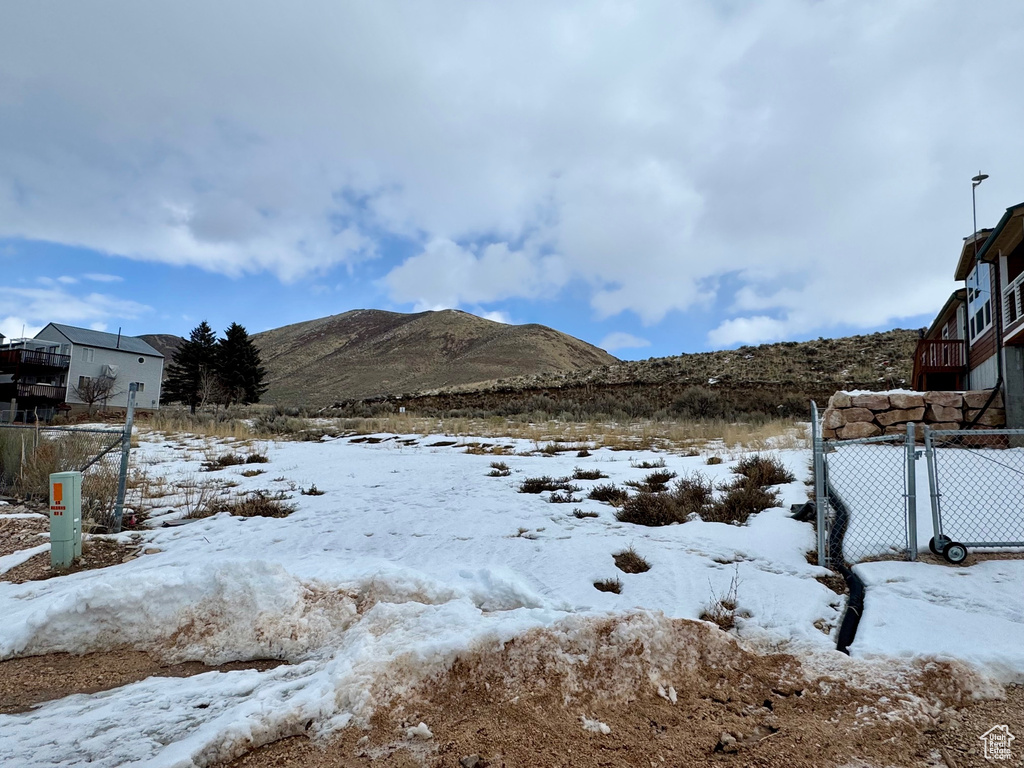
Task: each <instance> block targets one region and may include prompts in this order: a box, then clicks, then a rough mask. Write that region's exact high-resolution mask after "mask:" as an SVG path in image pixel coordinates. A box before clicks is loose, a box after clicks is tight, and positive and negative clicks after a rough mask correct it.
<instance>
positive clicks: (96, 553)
mask: <svg viewBox="0 0 1024 768" xmlns="http://www.w3.org/2000/svg"><path fill="white" fill-rule="evenodd" d="M37 543H43V542H41V541H40V542H37ZM140 547H141V540H139V541H130V542H129V541H122V540H118V539H107V538H100V537H97V536H90V537H89V538H87V539H85V540H84V541H83V542H82V556H81V557H80V558H79V559H78V560H76V561H75V562H73V563H72V564H71V566H70V567H69V568H57V569H54V568H51V567H50V552H49V550H47V551H46V552H38V553H36V554H34V555H32V557H30V558H29V559H28V560H26V561H25V562H24V563H22V564H21V565H16V566H14V567H13V568H11V570H9V571H7V572H6V573H2V574H0V581H10V582H13V583H14V584H22V583H24V582H26V581H43V580H44V579H52V578H53V577H55V576H65V575H67V574H69V573H78V572H79V571H91V570H93V569H94V568H107V567H109V566H111V565H119V564H120V563H123V562H125V558H132V557H135V556H136V555H137V554H139V552H140Z"/></svg>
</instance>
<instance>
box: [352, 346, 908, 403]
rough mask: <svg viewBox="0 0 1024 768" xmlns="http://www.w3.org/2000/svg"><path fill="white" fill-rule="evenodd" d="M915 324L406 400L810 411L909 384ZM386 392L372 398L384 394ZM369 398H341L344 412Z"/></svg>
mask: <svg viewBox="0 0 1024 768" xmlns="http://www.w3.org/2000/svg"><path fill="white" fill-rule="evenodd" d="M917 340H918V332H917V331H911V330H902V329H897V330H892V331H886V332H885V333H873V334H869V335H865V336H848V337H845V338H838V339H817V340H816V341H805V342H793V341H786V342H780V343H777V344H762V345H760V346H757V347H740V348H739V349H733V350H726V351H719V352H701V353H695V354H684V355H676V356H673V357H661V358H650V359H648V360H637V361H629V362H618V363H615V364H612V365H603V366H600V367H598V368H593V369H590V370H575V371H569V372H566V373H555V374H538V375H527V376H516V377H511V378H506V379H503V380H500V381H488V382H481V383H479V384H472V385H463V386H450V387H444V388H437V389H434V390H432V391H426V392H420V393H416V394H414V395H412V396H407V397H405V398H403V399H402V404H403V405H406V406H408V407H409V408H410V409H411V410H413V411H416V412H419V413H424V414H444V413H452V412H460V413H464V414H474V415H487V414H500V415H511V414H515V413H532V414H538V417H540V415H542V414H544V413H547V414H562V413H568V414H572V415H573V416H574V417H575V418H578V419H588V418H604V417H608V416H614V417H620V416H623V415H625V416H628V417H651V416H658V415H697V414H705V415H720V416H730V415H742V414H750V413H768V414H784V415H806V413H807V410H808V407H809V402H810V401H811V400H812V399H813V400H817V401H818V402H822V403H823V402H824V401H825V400H827V399H828V397H829V396H830V395H831V394H832V393H833V392H835V391H836V390H838V389H871V390H880V389H890V388H900V387H906V386H908V382H909V380H910V375H911V368H912V366H913V354H914V349H915V348H916V346H917ZM381 399H382V398H376V401H377V402H379V401H380V400H381ZM370 405H373V400H370V401H369V402H365V401H364V402H363V403H356V402H352V401H348V402H340V403H338V407H339V408H338V410H339V412H340V413H342V414H346V413H355V414H359V413H362V412H363V411H364V410H365V409H366V407H367V406H370Z"/></svg>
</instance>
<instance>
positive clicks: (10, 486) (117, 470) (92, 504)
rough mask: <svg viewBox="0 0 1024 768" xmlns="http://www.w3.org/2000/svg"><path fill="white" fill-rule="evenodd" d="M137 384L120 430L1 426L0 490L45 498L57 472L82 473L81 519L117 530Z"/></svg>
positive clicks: (130, 394)
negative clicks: (51, 480) (51, 477)
mask: <svg viewBox="0 0 1024 768" xmlns="http://www.w3.org/2000/svg"><path fill="white" fill-rule="evenodd" d="M136 391H137V389H136V384H135V383H134V382H133V383H132V384H131V385H130V387H129V392H128V408H127V411H126V414H125V424H124V427H123V428H119V429H102V428H94V427H43V426H40V425H39V424H38V422H37V423H36V424H35V425H34V426H27V425H18V424H0V493H2V494H13V495H15V496H19V497H22V498H26V499H30V500H32V499H36V500H38V499H47V498H48V497H49V493H50V475H51V474H52V473H54V472H81V473H82V520H83V522H84V523H86V524H87V525H88V524H90V523H91V525H92V526H93V527H95V528H100V529H103V530H104V531H110V532H113V533H117V532H118V531H120V530H121V517H122V513H123V510H124V499H125V494H126V492H127V483H128V462H129V457H130V454H131V439H132V426H133V423H134V417H135V393H136Z"/></svg>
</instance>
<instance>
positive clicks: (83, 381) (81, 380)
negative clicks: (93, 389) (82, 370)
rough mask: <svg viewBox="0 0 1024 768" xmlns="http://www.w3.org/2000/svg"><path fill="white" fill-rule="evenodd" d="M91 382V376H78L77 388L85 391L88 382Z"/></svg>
mask: <svg viewBox="0 0 1024 768" xmlns="http://www.w3.org/2000/svg"><path fill="white" fill-rule="evenodd" d="M90 381H92V376H79V377H78V388H79V389H85V388H86V387H88V386H89V382H90Z"/></svg>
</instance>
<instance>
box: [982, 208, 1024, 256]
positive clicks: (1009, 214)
mask: <svg viewBox="0 0 1024 768" xmlns="http://www.w3.org/2000/svg"><path fill="white" fill-rule="evenodd" d="M1012 219H1017V220H1018V223H1019V224H1020V226H1011V225H1010V221H1011V220H1012ZM1022 237H1024V203H1017V204H1016V205H1011V206H1010V207H1009V208H1007V209H1006V213H1004V214H1003V218H1001V219H1000V220H999V223H998V224H996V228H995V229H993V230H992V234H991V235H989V236H988V239H987V240H986V241H985V244H984V245H983V246H981V250H980V251H978V259H979V260H985V259H986V256H987V255H988V252H989V251H991V250H993V249H994V250H995V252H996V254H998V253H999V252H1000V251H1006V253H1007V254H1009V252H1010V251H1011V250H1012V249H1013V248H1014V247H1016V245H1017V244H1018V243H1019V242H1020V241H1021V238H1022ZM993 255H995V254H993Z"/></svg>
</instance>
